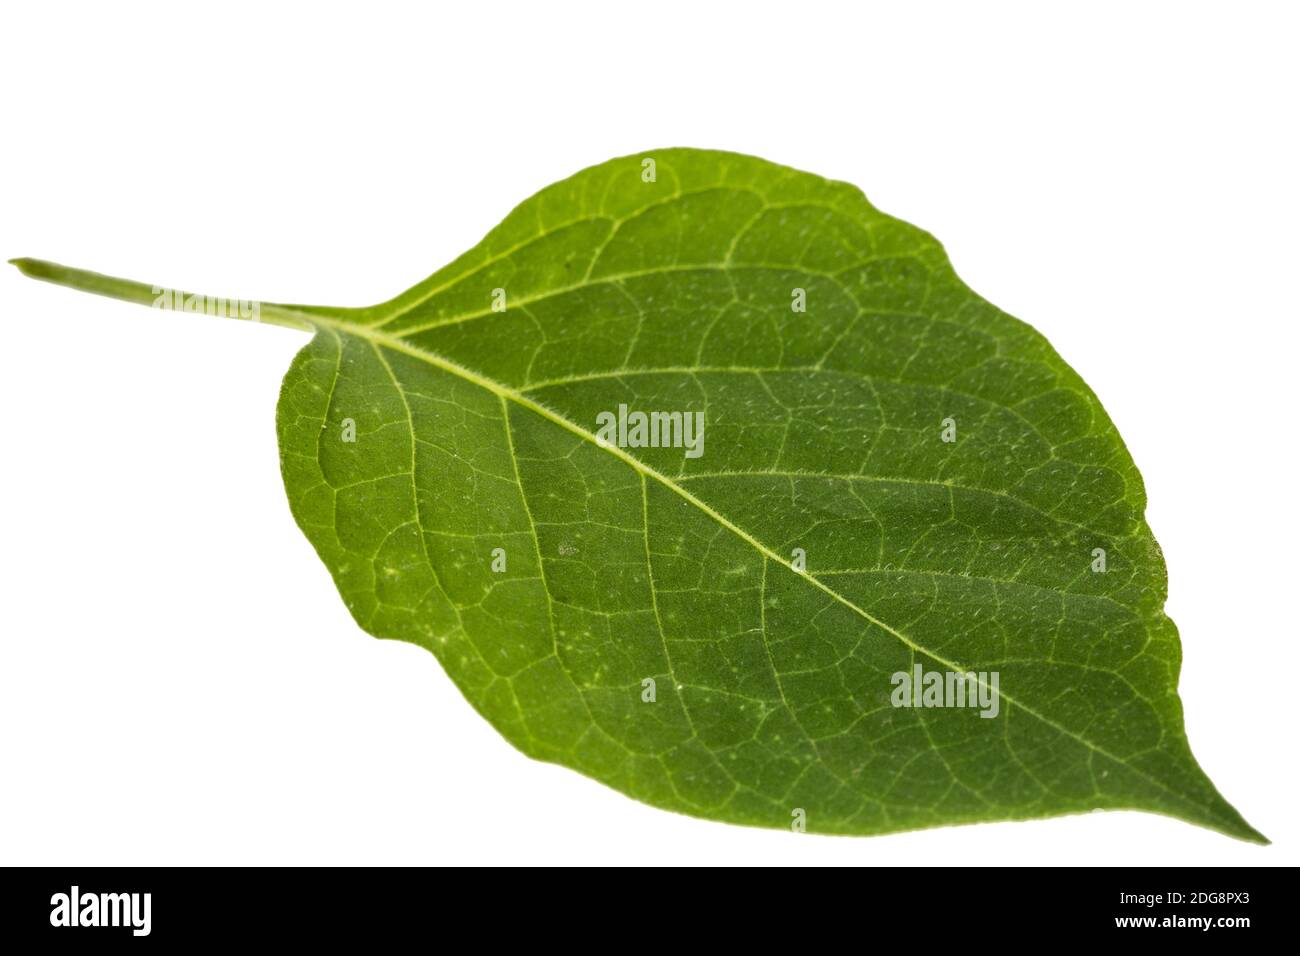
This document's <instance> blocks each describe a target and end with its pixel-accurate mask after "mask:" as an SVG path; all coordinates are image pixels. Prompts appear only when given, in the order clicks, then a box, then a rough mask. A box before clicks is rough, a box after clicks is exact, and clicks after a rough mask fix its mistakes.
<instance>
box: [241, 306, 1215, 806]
mask: <svg viewBox="0 0 1300 956" xmlns="http://www.w3.org/2000/svg"><path fill="white" fill-rule="evenodd" d="M264 308H269V307H264ZM275 308H276V309H277V310H280V311H283V312H285V313H289V314H291V315H293V316H295V317H300V318H301V319H302V320H304V321H307V322H310V323H312V324H313V325H318V326H327V327H329V328H331V329H333V330H335V331H338V332H341V333H343V334H345V335H354V336H356V337H357V338H360V339H364V340H366V341H367V342H369V343H370V344H371V345H372V346H383V347H384V348H387V349H390V350H391V351H394V352H399V353H401V354H404V355H407V356H409V357H411V358H413V359H416V360H418V361H421V362H424V363H426V364H428V365H432V366H434V367H435V368H438V369H441V370H442V371H444V372H447V373H449V374H451V375H455V376H456V377H458V378H460V379H463V380H464V381H467V382H470V383H471V384H473V385H477V386H479V387H480V388H483V389H485V390H487V391H488V392H490V393H492V394H493V395H495V396H497V397H498V398H500V399H502V400H503V401H508V402H513V403H514V404H516V405H518V406H519V407H521V408H526V409H528V410H529V411H531V412H533V413H534V414H536V415H538V416H540V417H541V418H544V419H545V420H546V421H549V422H551V423H552V424H554V425H557V426H559V427H560V428H563V429H564V430H565V431H567V432H569V433H571V434H573V435H576V436H577V437H578V438H580V439H582V440H583V441H585V442H588V443H589V444H592V445H595V446H596V447H597V448H601V449H603V450H604V451H606V452H608V453H609V454H611V455H613V456H614V457H615V458H617V459H619V460H620V461H622V462H623V463H624V464H626V465H627V466H628V467H630V468H632V469H633V470H635V471H636V472H638V473H639V474H641V475H643V476H645V477H646V478H652V479H654V480H655V481H657V482H658V483H659V484H661V485H663V486H664V487H665V488H667V489H668V490H669V491H672V492H673V493H674V494H676V495H678V496H679V497H680V498H682V499H683V500H684V501H686V502H688V503H690V504H691V505H693V506H694V507H695V508H698V509H699V510H700V511H702V512H703V513H704V514H706V515H708V516H709V517H710V518H712V519H713V520H714V521H716V522H717V523H718V524H720V525H721V526H722V527H724V528H726V529H727V530H728V531H730V532H731V533H732V534H734V535H736V536H737V537H738V538H740V539H741V540H742V541H745V542H746V543H747V544H749V545H750V547H752V548H753V549H754V550H755V551H757V552H758V553H759V554H762V555H763V556H764V557H766V558H768V559H769V560H771V561H774V562H776V563H777V564H778V565H780V566H782V567H784V568H785V569H786V570H787V571H789V572H790V573H791V574H794V575H795V576H797V577H799V578H802V579H803V580H805V581H808V582H809V583H810V584H812V585H813V586H814V587H815V588H817V589H818V590H820V591H821V592H823V593H824V594H825V595H826V596H827V597H829V598H831V599H832V600H833V601H836V602H837V603H839V604H842V605H843V606H844V607H846V608H848V609H849V610H850V611H852V612H853V613H855V614H857V615H858V616H859V617H861V618H862V619H863V620H865V621H866V622H867V623H869V624H873V625H875V626H876V627H878V628H880V629H881V630H882V631H884V632H885V633H887V634H890V635H892V636H893V637H894V638H896V639H897V640H899V641H901V642H902V643H903V644H904V645H906V646H907V647H909V648H911V649H912V650H913V651H915V652H917V653H919V654H923V655H925V656H926V657H928V658H929V659H930V660H932V661H934V662H935V663H936V664H939V665H940V666H942V667H944V668H946V669H948V670H951V671H956V672H967V671H968V670H969V669H968V668H967V667H965V666H963V665H961V664H959V663H957V662H956V661H952V660H949V659H947V658H945V657H943V656H941V655H939V654H938V653H936V652H934V651H931V650H930V649H929V648H927V647H925V646H924V645H922V644H919V643H918V642H916V641H915V640H913V639H912V638H910V637H908V636H907V635H906V634H905V633H903V632H902V631H900V630H898V629H897V628H895V627H893V626H892V625H890V624H888V623H887V622H885V621H883V620H881V619H880V618H878V617H876V616H875V615H873V614H871V613H870V612H868V611H867V610H866V609H865V608H862V607H860V606H858V605H857V604H855V603H854V602H853V601H851V600H849V599H848V598H847V597H845V596H844V595H842V594H840V593H839V592H838V591H836V590H835V589H834V588H832V587H830V586H829V585H827V584H826V583H825V582H823V581H821V580H820V579H819V578H817V577H816V576H815V575H812V574H809V573H807V572H803V573H800V572H797V571H795V570H794V569H793V568H791V567H790V565H789V563H788V562H787V561H786V560H785V559H784V558H783V557H781V555H779V554H778V553H777V552H776V551H774V550H773V549H772V548H770V547H768V546H767V545H766V544H764V543H763V542H762V541H759V540H758V539H757V538H755V537H754V536H753V535H752V534H750V533H749V532H748V531H746V530H745V529H744V528H742V527H740V526H739V525H737V524H736V523H735V522H734V521H732V520H731V519H730V518H728V517H727V516H726V515H724V514H722V513H721V512H719V511H718V510H717V509H716V508H714V507H713V506H712V505H710V504H709V503H708V502H706V501H703V500H701V499H700V498H697V497H696V496H695V495H693V494H691V492H690V491H688V490H687V489H685V488H683V487H682V486H681V485H679V484H677V482H675V481H673V480H672V479H671V478H670V477H668V476H667V475H665V474H663V473H662V472H660V471H658V470H657V469H656V468H654V467H652V466H650V465H647V464H646V463H645V462H643V461H641V460H640V459H639V458H636V457H635V456H633V455H630V454H628V453H627V452H626V451H625V450H624V449H622V448H619V447H618V446H616V445H611V444H609V443H608V442H603V441H600V440H599V439H597V438H596V436H595V435H594V434H592V433H591V432H590V431H588V430H587V429H585V428H583V427H582V426H581V425H579V424H577V423H576V422H574V421H571V420H570V419H568V418H566V417H564V416H563V415H561V414H559V413H558V412H556V411H554V410H552V409H550V408H547V407H546V406H545V405H543V404H541V403H540V402H537V401H534V400H533V399H531V398H529V397H528V396H527V395H524V394H523V393H521V392H518V391H516V390H515V389H513V388H511V387H510V386H508V385H504V384H502V383H501V382H498V381H496V380H495V379H492V378H488V377H487V376H486V375H482V374H480V373H478V372H475V371H474V370H473V369H470V368H466V367H465V366H463V365H461V364H459V363H457V362H453V361H452V360H451V359H448V358H446V357H444V356H442V355H439V354H437V353H436V352H430V351H427V350H425V349H422V348H420V347H418V346H415V345H412V344H411V343H409V342H407V341H405V340H404V339H401V338H399V337H396V336H392V335H388V334H387V333H384V332H382V331H380V330H378V329H375V328H372V327H369V326H364V325H353V324H351V323H348V322H343V321H339V320H336V319H331V318H328V317H325V316H320V315H315V314H312V313H300V312H296V311H295V310H293V309H287V308H285V307H283V306H276V307H275ZM764 640H766V635H764ZM976 680H977V682H978V683H979V684H980V686H982V687H984V688H986V689H988V690H990V692H991V690H992V688H990V687H989V685H988V684H987V683H986V682H985V681H984V679H983V678H981V677H979V676H978V673H977V677H976ZM998 695H999V697H1000V698H1001V699H1002V700H1004V701H1006V702H1007V703H1008V704H1011V705H1012V706H1013V707H1018V708H1019V709H1021V710H1023V711H1024V712H1025V713H1026V714H1028V715H1029V716H1031V717H1034V718H1036V719H1037V720H1039V721H1041V722H1043V723H1044V724H1046V725H1047V726H1049V727H1051V728H1052V729H1054V730H1056V731H1057V732H1058V733H1061V734H1063V735H1065V736H1066V737H1069V738H1070V739H1072V740H1075V741H1077V742H1078V743H1080V744H1082V745H1083V746H1085V747H1087V748H1088V749H1089V750H1091V751H1093V752H1094V753H1097V754H1099V755H1101V756H1103V757H1105V758H1106V759H1107V760H1111V761H1114V762H1115V763H1117V764H1119V765H1120V766H1122V767H1127V768H1128V769H1129V770H1130V771H1132V772H1133V773H1135V774H1137V775H1138V776H1140V777H1141V778H1142V779H1144V780H1146V781H1147V782H1148V783H1151V784H1153V785H1155V786H1156V787H1158V788H1159V789H1161V790H1162V791H1164V792H1165V793H1167V794H1168V795H1169V796H1171V797H1173V798H1174V799H1176V800H1178V801H1180V802H1182V803H1183V804H1185V805H1187V806H1192V807H1196V808H1197V809H1199V810H1201V811H1203V812H1209V807H1207V806H1206V805H1203V804H1200V803H1198V802H1196V801H1194V800H1191V799H1189V798H1188V797H1186V796H1184V795H1183V794H1181V793H1179V792H1178V791H1176V790H1172V789H1170V788H1169V787H1168V786H1167V785H1166V784H1164V783H1163V782H1162V781H1160V780H1159V779H1158V778H1156V777H1152V776H1151V775H1149V774H1147V773H1146V772H1145V771H1143V770H1141V769H1140V768H1138V767H1135V766H1133V765H1132V764H1131V763H1129V762H1128V761H1127V760H1125V759H1124V758H1122V757H1119V756H1117V755H1115V754H1112V753H1110V752H1109V751H1108V750H1106V749H1105V748H1103V747H1100V746H1098V745H1097V744H1095V743H1093V742H1092V741H1091V740H1088V739H1087V738H1086V737H1083V736H1081V735H1079V734H1077V733H1075V732H1074V731H1073V730H1070V728H1068V727H1065V726H1063V725H1062V724H1059V723H1057V722H1056V721H1055V720H1052V718H1050V717H1048V716H1046V715H1045V714H1042V713H1040V712H1038V711H1036V710H1034V709H1033V708H1032V707H1029V706H1028V705H1026V704H1023V703H1021V702H1020V701H1018V700H1017V699H1015V698H1014V697H1012V696H1010V695H1009V694H1007V693H1005V692H1003V691H1001V690H1000V689H999V691H998ZM1215 816H1217V815H1215Z"/></svg>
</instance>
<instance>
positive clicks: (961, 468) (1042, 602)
mask: <svg viewBox="0 0 1300 956" xmlns="http://www.w3.org/2000/svg"><path fill="white" fill-rule="evenodd" d="M649 161H653V162H649ZM16 261H17V264H18V266H19V267H20V268H21V269H22V270H23V271H24V272H25V273H27V274H28V275H31V276H35V277H37V278H42V279H47V280H50V281H54V282H59V283H63V284H66V285H71V286H75V287H78V288H83V289H89V290H91V291H95V292H100V293H104V294H108V295H113V296H117V297H120V298H126V299H132V300H136V301H140V302H147V303H152V302H154V301H155V300H156V299H157V298H158V296H157V293H156V292H155V291H154V289H153V288H152V287H150V286H145V285H141V284H138V283H132V282H127V281H125V280H120V279H112V278H108V277H104V276H98V275H95V274H93V273H87V272H82V271H80V270H73V269H67V268H65V267H62V266H57V265H53V264H50V263H44V262H39V261H35V260H28V259H23V260H16ZM179 302H180V300H179V299H178V300H176V302H174V303H171V304H173V305H176V304H177V303H179ZM164 304H167V303H164ZM186 304H187V305H193V302H192V301H190V300H187V301H186ZM801 305H802V306H803V310H802V311H801V310H800V306H801ZM502 307H504V310H503V311H498V310H499V309H501V308H502ZM198 309H199V310H200V311H201V310H202V300H199V307H198ZM231 311H234V310H231ZM258 318H260V319H261V320H262V321H271V322H276V323H279V324H284V325H290V326H294V327H299V328H303V329H308V330H312V331H313V332H314V335H313V337H312V339H311V341H310V342H309V343H308V344H307V345H306V346H305V347H304V348H303V350H302V351H301V352H300V353H299V354H298V356H297V358H296V359H295V360H294V362H293V365H292V367H291V368H290V370H289V372H288V374H287V375H286V377H285V380H284V385H283V389H282V391H281V395H280V403H279V408H278V412H277V422H278V429H279V438H280V450H281V461H282V467H283V474H284V482H285V487H286V489H287V491H288V495H289V503H290V506H291V508H292V509H293V513H294V516H295V518H296V519H297V521H298V524H299V525H300V527H301V528H302V530H303V532H304V533H305V534H306V535H307V537H308V538H309V539H310V540H311V542H312V544H313V545H314V546H315V548H316V550H317V552H318V553H319V554H320V556H321V559H322V560H323V561H324V562H325V565H326V567H327V568H328V569H329V572H330V574H331V575H333V577H334V580H335V582H336V584H337V585H338V589H339V592H340V594H342V596H343V599H344V601H345V602H346V603H347V606H348V608H349V609H350V610H351V612H352V614H353V616H354V617H355V618H356V620H357V622H358V623H359V624H360V625H361V626H362V627H363V628H364V629H365V630H367V631H368V632H370V633H371V634H374V635H375V636H377V637H384V638H393V639H397V640H403V641H410V642H412V643H416V644H419V645H421V646H423V647H427V648H428V649H429V650H430V651H432V652H433V653H434V655H436V656H437V658H438V660H439V661H440V662H441V663H442V665H443V667H444V668H446V670H447V672H448V673H449V674H450V675H451V677H452V678H453V679H454V680H455V682H456V684H457V685H458V686H459V687H460V689H461V690H462V691H463V692H464V694H465V696H466V697H467V698H468V699H469V701H470V702H471V703H472V704H473V705H474V707H475V708H476V709H477V710H478V711H479V712H480V713H481V714H482V715H483V716H484V717H485V718H486V719H487V720H489V721H490V722H491V723H492V725H493V726H494V727H496V728H497V729H498V730H499V731H500V732H501V734H502V735H503V736H504V737H505V738H506V739H507V740H509V741H510V742H511V743H513V744H514V745H515V746H516V747H518V748H519V749H520V750H522V751H523V752H524V753H526V754H529V755H531V756H533V757H537V758H539V759H542V760H548V761H554V762H556V763H560V764H564V765H566V766H569V767H573V768H574V769H576V770H579V771H581V772H582V773H585V774H588V775H589V776H591V777H594V778H596V779H597V780H600V781H602V782H604V783H606V784H608V785H609V786H611V787H613V788H615V789H617V790H620V791H622V792H624V793H626V794H628V795H630V796H633V797H636V798H637V799H639V800H644V801H645V802H647V803H650V804H653V805H654V806H658V807H664V808H667V809H671V810H677V811H681V812H683V813H689V814H692V815H696V816H701V817H707V818H710V819H716V820H725V821H729V822H733V823H745V824H754V825H759V826H769V827H781V828H787V827H793V828H795V829H798V828H799V827H800V825H801V824H804V825H806V828H807V829H808V830H809V831H816V832H827V833H850V834H873V833H885V832H889V831H895V830H904V829H910V828H916V827H926V826H935V825H940V824H951V823H961V822H971V821H982V820H1009V819H1024V818H1032V817H1043V816H1051V815H1054V814H1061V813H1072V812H1081V811H1085V810H1092V809H1095V808H1132V809H1141V810H1150V811H1155V812H1159V813H1164V814H1169V815H1172V816H1176V817H1179V818H1182V819H1184V820H1188V821H1191V822H1194V823H1198V824H1201V825H1204V826H1207V827H1212V828H1214V829H1217V830H1220V831H1222V832H1224V833H1227V834H1230V835H1232V836H1236V837H1240V838H1243V839H1248V840H1256V841H1263V839H1264V838H1263V837H1262V836H1261V835H1260V834H1259V833H1258V832H1256V831H1255V830H1254V829H1252V828H1251V827H1250V826H1249V825H1248V824H1247V823H1246V822H1245V821H1244V820H1243V819H1242V817H1241V816H1240V815H1239V814H1238V813H1237V812H1236V810H1234V809H1233V808H1232V807H1231V806H1230V805H1229V804H1228V803H1227V802H1226V801H1225V800H1224V799H1223V798H1222V797H1221V796H1220V795H1219V793H1218V792H1217V791H1216V790H1215V788H1214V786H1213V785H1212V784H1211V783H1210V781H1209V779H1208V778H1207V777H1206V776H1205V774H1204V773H1203V772H1202V771H1201V769H1200V768H1199V767H1198V766H1197V764H1196V761H1195V759H1194V758H1193V757H1192V754H1191V751H1190V749H1189V747H1188V744H1187V740H1186V736H1185V734H1184V731H1183V717H1182V708H1181V704H1180V703H1179V700H1178V697H1177V694H1176V686H1177V680H1178V669H1179V663H1180V653H1181V652H1180V647H1179V642H1178V635H1177V632H1176V630H1175V628H1174V625H1173V623H1172V622H1171V621H1170V620H1169V618H1167V617H1166V616H1165V615H1164V613H1163V611H1162V607H1163V604H1164V600H1165V567H1164V561H1163V559H1162V557H1161V552H1160V548H1159V546H1158V545H1157V544H1156V542H1155V539H1154V538H1153V537H1152V534H1151V531H1150V529H1149V528H1148V527H1147V525H1146V522H1145V521H1144V519H1143V512H1144V508H1145V503H1146V499H1145V494H1144V491H1143V487H1142V480H1141V478H1140V476H1139V475H1138V472H1137V469H1136V468H1135V467H1134V464H1133V462H1132V460H1131V458H1130V457H1129V454H1128V452H1127V451H1126V450H1125V448H1124V445H1123V443H1122V442H1121V440H1120V438H1119V435H1118V434H1117V432H1116V430H1115V428H1114V426H1113V425H1112V424H1111V422H1110V419H1109V418H1108V417H1107V416H1106V413H1105V411H1104V410H1103V409H1102V407H1101V405H1100V403H1099V402H1098V401H1097V399H1096V397H1095V396H1094V395H1093V394H1092V392H1091V391H1090V390H1089V389H1088V387H1087V386H1086V385H1085V384H1084V383H1083V382H1082V381H1081V380H1080V378H1079V377H1078V375H1076V374H1075V373H1074V372H1073V371H1072V370H1071V369H1070V368H1069V367H1068V366H1067V365H1066V364H1065V363H1064V362H1063V361H1062V360H1061V359H1060V357H1059V356H1058V355H1057V354H1056V353H1055V352H1054V351H1053V350H1052V348H1051V346H1049V345H1048V343H1047V342H1046V341H1045V340H1044V339H1043V337H1042V336H1040V335H1039V334H1038V333H1036V332H1035V331H1034V330H1033V329H1031V328H1029V327H1028V326H1026V325H1024V324H1023V323H1021V322H1019V321H1017V320H1016V319H1014V318H1012V317H1011V316H1009V315H1007V314H1006V313H1004V312H1001V311H1000V310H998V309H997V308H996V307H994V306H992V305H990V304H989V303H988V302H985V301H984V300H983V299H981V298H980V297H979V296H977V295H976V294H975V293H973V292H972V291H971V290H970V289H968V288H967V287H966V286H965V285H964V284H963V283H962V282H961V280H959V279H958V278H957V276H956V275H955V274H954V272H953V270H952V267H951V266H950V265H949V263H948V260H947V258H946V257H945V255H944V252H943V250H942V248H941V247H940V246H939V244H938V243H937V242H936V241H935V240H934V239H933V238H932V237H931V236H929V235H928V234H927V233H925V232H923V231H921V230H920V229H917V228H915V227H913V226H910V225H908V224H906V223H904V222H901V221H899V220H897V219H894V218H892V217H890V216H887V215H885V214H883V213H881V212H879V211H877V210H876V209H875V208H874V207H873V206H871V204H870V203H868V202H867V200H866V199H865V198H864V197H863V195H862V193H861V192H859V191H858V190H857V189H855V188H854V187H852V186H850V185H847V184H844V183H837V182H830V181H827V180H824V179H821V178H819V177H817V176H813V175H810V174H807V173H803V172H798V171H796V170H793V169H788V168H786V167H782V166H777V165H773V164H771V163H768V162H764V161H762V160H759V159H754V158H750V157H746V156H739V155H734V154H729V153H721V152H709V151H698V150H685V149H667V150H660V151H657V152H652V153H647V154H643V155H638V156H632V157H626V158H623V159H616V160H612V161H610V162H607V163H604V164H602V165H599V166H595V167H592V168H590V169H587V170H584V171H583V172H580V173H578V174H577V175H575V176H573V177H571V178H569V179H566V180H564V181H562V182H559V183H556V184H554V185H552V186H550V187H548V188H546V189H544V190H542V191H541V192H540V193H538V194H537V195H536V196H534V197H532V198H531V199H529V200H527V201H526V202H524V203H523V204H522V205H520V206H519V207H518V208H516V209H515V210H514V211H513V212H512V213H511V214H510V215H509V216H508V217H506V219H505V221H504V222H502V223H501V225H499V226H498V227H497V228H495V229H494V230H492V232H491V233H489V234H488V236H487V237H486V238H485V239H484V240H483V241H482V242H480V243H479V244H478V245H477V246H475V247H474V248H473V249H471V250H470V251H469V252H467V253H465V254H464V255H463V256H461V257H460V258H459V259H457V260H456V261H455V262H453V263H451V264H450V265H448V266H447V267H445V268H443V269H441V270H439V271H438V272H436V273H435V274H434V275H433V276H431V277H430V278H428V279H427V280H425V281H424V282H421V283H420V284H419V285H417V286H415V287H414V288H412V289H410V290H408V291H407V292H405V293H403V294H402V295H400V296H398V297H397V298H395V299H392V300H391V301H388V302H385V303H383V304H382V305H378V306H375V307H373V308H366V309H337V308H316V307H305V306H277V305H265V304H263V305H261V306H260V315H259V316H258ZM620 406H623V408H622V410H621V412H620ZM638 412H641V413H649V412H669V413H681V414H682V416H683V417H682V418H680V419H679V422H680V426H679V428H678V431H675V432H674V431H669V432H667V433H665V434H664V435H663V437H664V438H665V439H667V440H666V441H665V442H663V443H661V447H638V446H637V445H636V444H635V441H634V439H635V438H636V437H637V430H636V427H635V426H636V415H635V413H638ZM695 413H702V416H703V422H704V425H703V431H702V433H692V434H688V433H687V432H686V429H685V426H686V425H687V424H688V423H693V422H694V421H695ZM611 417H613V418H615V419H618V418H620V417H622V418H623V419H625V420H626V421H627V422H628V423H629V424H630V425H631V429H630V434H629V435H628V436H626V437H623V436H620V435H619V433H618V432H617V431H616V430H614V431H611V430H608V428H607V427H606V426H608V424H609V420H610V418H611ZM660 424H661V422H660ZM673 425H674V426H678V422H673ZM603 428H604V429H605V430H604V431H602V429H603ZM655 434H656V435H658V434H659V433H658V432H656V433H655ZM705 436H707V440H706V441H703V442H702V444H701V445H699V446H697V447H692V444H691V443H692V441H693V440H694V439H696V438H703V437H705ZM673 439H676V440H677V441H676V442H675V443H674V441H673ZM688 439H689V440H688ZM665 445H666V446H667V447H664V446H665ZM696 450H699V451H701V452H702V453H701V454H699V455H698V456H696V454H695V451H696ZM918 669H919V673H920V675H921V680H920V682H919V687H918V690H920V689H922V688H926V687H928V686H930V685H929V683H928V682H931V681H933V680H936V678H931V677H928V676H927V675H928V674H930V673H936V674H938V675H940V676H939V677H938V678H937V679H938V680H940V681H942V682H944V683H943V686H942V687H940V688H939V689H938V690H937V691H935V692H934V693H932V694H931V695H930V696H925V695H921V696H919V697H913V696H911V693H912V691H911V690H910V689H909V687H908V685H907V684H906V683H905V679H906V680H907V681H911V680H912V679H913V678H914V677H915V676H916V675H917V673H918ZM948 672H952V673H955V674H963V675H964V674H968V673H970V674H974V675H975V677H974V678H973V679H970V678H963V679H961V680H950V679H949V678H947V677H946V676H945V675H946V674H947V673H948ZM995 688H996V692H997V693H996V694H995V693H994V690H995ZM959 691H960V692H961V697H960V698H959V696H958V692H959ZM961 698H966V699H965V700H962V699H961ZM972 702H974V703H975V706H970V704H971V703H972ZM899 703H907V704H910V705H911V706H895V705H896V704H899ZM917 703H920V704H923V705H925V704H935V703H946V704H950V705H953V706H916V704H917ZM962 704H964V706H962Z"/></svg>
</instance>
